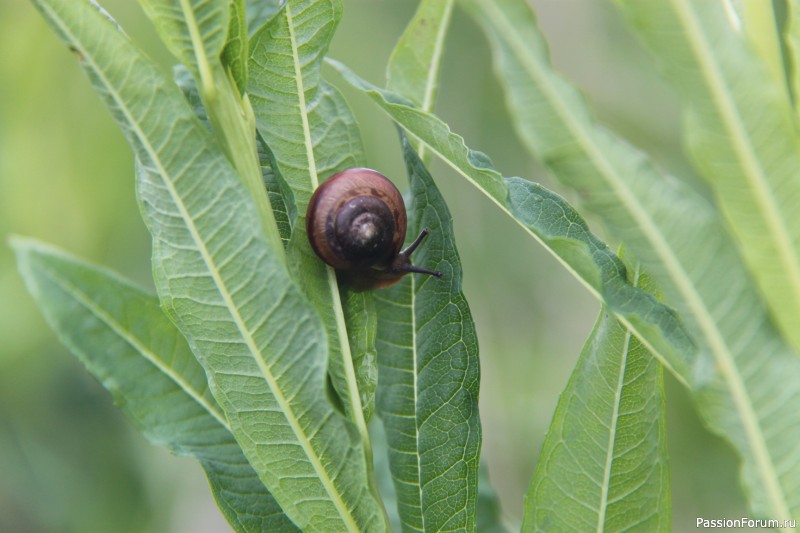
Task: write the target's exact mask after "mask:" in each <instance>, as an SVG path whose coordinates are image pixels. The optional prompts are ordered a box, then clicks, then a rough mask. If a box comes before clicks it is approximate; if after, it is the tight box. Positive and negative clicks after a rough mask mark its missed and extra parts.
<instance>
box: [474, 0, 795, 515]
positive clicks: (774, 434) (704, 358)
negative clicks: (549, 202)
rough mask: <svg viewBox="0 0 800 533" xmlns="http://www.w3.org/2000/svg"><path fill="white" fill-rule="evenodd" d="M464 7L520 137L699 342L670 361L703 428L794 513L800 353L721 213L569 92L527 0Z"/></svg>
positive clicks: (758, 491) (766, 505)
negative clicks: (484, 40)
mask: <svg viewBox="0 0 800 533" xmlns="http://www.w3.org/2000/svg"><path fill="white" fill-rule="evenodd" d="M471 5H474V7H475V8H476V10H477V11H476V14H477V15H478V17H477V18H478V20H479V21H481V22H482V24H483V26H484V29H485V31H486V33H487V35H489V37H490V40H491V42H492V44H493V46H494V48H495V55H496V59H497V62H498V63H497V65H498V68H499V69H500V70H501V72H502V76H501V79H502V80H503V81H504V83H505V84H506V88H507V91H508V97H509V103H510V105H511V107H512V109H513V112H512V116H513V117H515V119H516V120H517V127H518V129H519V130H520V134H521V136H522V139H523V140H524V141H525V142H526V143H527V144H528V146H529V148H530V149H531V150H532V151H533V153H534V154H535V155H536V156H537V157H539V158H540V160H541V161H542V162H543V163H544V164H545V165H547V167H548V168H549V169H550V170H551V171H552V172H553V174H554V175H555V176H556V177H557V178H559V179H560V180H562V181H563V182H564V183H566V184H569V185H571V186H573V187H575V188H577V190H579V191H581V192H582V193H584V199H585V205H586V207H587V208H588V209H589V210H591V211H592V212H593V213H595V214H596V215H597V216H599V217H601V218H602V220H603V221H604V222H605V223H606V225H607V227H608V228H609V229H610V230H611V231H612V232H614V233H615V235H616V236H617V238H619V239H620V240H621V241H623V242H625V244H626V246H627V247H628V249H629V250H631V252H633V253H634V254H635V256H636V257H637V258H638V259H639V260H640V261H641V262H642V265H643V267H644V268H645V269H646V270H647V272H648V273H650V274H651V275H652V276H653V277H654V279H656V281H657V283H658V285H659V286H660V287H661V288H662V290H663V291H664V293H665V296H666V300H667V301H668V302H669V303H670V304H672V305H674V306H675V307H676V308H677V309H678V311H679V312H680V314H681V317H682V318H683V320H684V321H685V324H686V326H687V327H688V328H689V330H690V331H691V333H692V336H693V338H694V339H695V341H696V342H697V343H698V345H699V347H700V350H699V352H698V353H697V356H696V357H695V358H694V359H693V360H691V364H690V365H688V366H681V365H675V364H672V365H670V368H671V369H672V370H673V371H677V375H678V377H679V379H681V381H682V382H684V383H685V384H687V385H688V386H689V388H690V390H691V392H692V393H693V394H694V396H695V399H696V403H697V406H698V409H699V411H700V413H701V414H702V416H703V418H704V419H705V421H706V424H707V425H708V427H709V428H710V429H711V430H713V431H714V432H716V433H718V434H720V435H722V436H724V438H726V439H728V440H729V441H730V442H731V443H732V444H733V445H734V447H735V448H736V449H737V451H738V453H739V454H740V455H741V457H742V460H743V463H742V464H743V469H742V479H743V482H744V486H745V490H746V492H747V495H748V498H749V500H750V504H751V508H752V510H753V512H754V514H756V515H758V516H768V517H771V518H776V519H788V518H791V517H797V516H798V514H800V462H798V461H797V460H796V450H795V447H794V445H790V444H789V443H790V442H795V441H797V439H800V410H798V409H797V408H796V407H797V405H800V360H798V358H797V357H796V355H795V354H794V353H793V351H792V350H791V349H790V348H789V347H788V346H787V345H786V344H784V343H783V342H782V341H781V339H780V336H779V335H778V332H777V331H776V329H775V328H774V326H773V325H772V324H771V322H770V320H769V316H768V315H767V312H766V310H765V309H764V306H763V304H762V302H761V300H760V298H759V295H758V294H757V292H756V290H755V288H754V287H753V285H752V282H751V280H750V278H749V276H748V274H747V272H746V271H745V269H744V267H743V265H742V263H741V259H740V257H739V255H738V253H737V250H736V249H735V247H734V246H733V244H732V242H731V241H730V238H729V236H728V234H727V233H726V231H725V229H724V227H723V226H722V224H721V221H720V218H719V215H718V213H717V212H716V211H715V210H714V209H713V208H712V207H711V206H710V205H709V204H708V203H707V202H706V201H705V200H704V199H703V198H701V197H700V196H698V195H697V194H696V193H694V192H693V191H692V190H690V189H689V188H688V187H686V186H684V185H683V184H681V183H680V182H677V181H676V180H674V179H670V178H668V177H666V176H664V175H662V174H661V173H659V172H658V171H657V170H656V169H655V168H654V167H653V165H652V164H651V163H650V162H649V161H648V160H647V159H646V158H645V157H643V156H642V155H641V154H640V153H638V152H637V151H635V150H634V149H633V148H631V147H630V146H629V145H627V144H625V143H624V142H621V141H620V140H619V139H617V138H615V137H614V136H613V135H612V134H610V133H609V132H608V131H606V130H604V129H601V128H599V127H597V126H596V125H595V124H594V123H593V121H592V119H591V117H590V115H589V112H588V110H587V108H586V104H585V103H584V101H583V100H582V99H581V97H580V96H579V95H578V93H577V92H576V91H575V89H574V88H572V87H571V86H569V85H568V84H567V83H566V82H565V81H564V80H563V79H561V78H560V77H559V76H558V75H556V74H555V73H554V72H553V71H552V69H551V67H550V63H549V60H548V58H547V53H546V45H545V43H544V40H543V38H542V37H541V35H540V34H539V32H538V29H537V28H536V24H535V19H534V17H533V14H532V12H531V10H530V7H529V6H528V5H527V4H526V3H525V2H524V1H517V0H497V1H496V2H473V3H472V4H471ZM662 5H663V3H662ZM637 335H638V332H637ZM664 355H667V356H668V360H670V361H671V357H669V355H668V354H664ZM776 383H780V384H781V387H780V390H779V392H778V393H777V394H776V388H775V384H776Z"/></svg>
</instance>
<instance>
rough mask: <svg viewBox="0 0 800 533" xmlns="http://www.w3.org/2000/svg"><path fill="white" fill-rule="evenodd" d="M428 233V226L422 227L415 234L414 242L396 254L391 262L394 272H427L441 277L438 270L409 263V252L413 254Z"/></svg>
mask: <svg viewBox="0 0 800 533" xmlns="http://www.w3.org/2000/svg"><path fill="white" fill-rule="evenodd" d="M429 233H430V230H429V229H428V228H423V229H422V231H420V232H419V235H417V238H416V239H414V242H412V243H411V244H409V245H408V246H407V247H406V248H405V249H404V250H403V251H402V252H400V253H399V254H397V258H396V259H395V260H394V262H393V263H392V270H393V271H394V272H403V273H406V272H408V273H411V272H413V273H416V274H429V275H431V276H434V277H437V278H441V277H442V273H441V272H439V271H438V270H430V269H427V268H422V267H418V266H414V265H412V264H411V254H413V253H414V250H416V249H417V248H418V247H419V245H420V244H422V241H424V240H425V237H427V236H428V234H429Z"/></svg>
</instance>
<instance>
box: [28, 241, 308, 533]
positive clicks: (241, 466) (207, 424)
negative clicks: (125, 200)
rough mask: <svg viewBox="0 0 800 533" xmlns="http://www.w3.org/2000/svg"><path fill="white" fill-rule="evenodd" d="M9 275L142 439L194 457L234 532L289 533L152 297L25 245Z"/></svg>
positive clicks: (56, 253)
mask: <svg viewBox="0 0 800 533" xmlns="http://www.w3.org/2000/svg"><path fill="white" fill-rule="evenodd" d="M12 245H13V247H14V249H15V251H16V253H17V258H18V261H19V269H20V272H21V273H22V276H23V278H24V279H25V282H26V284H27V285H28V289H29V290H30V292H31V294H32V295H33V296H34V298H35V299H36V301H37V303H38V305H39V307H40V308H41V309H42V312H43V313H44V315H45V318H47V321H48V323H49V324H50V326H51V327H52V328H53V329H54V330H55V331H56V333H58V336H59V338H60V339H61V340H62V342H63V343H64V344H65V345H67V347H69V349H70V350H71V351H72V352H73V353H74V354H75V356H76V357H78V359H80V360H81V362H83V364H84V365H86V367H87V369H88V370H89V372H91V373H92V375H94V376H95V377H96V378H97V379H98V380H99V381H100V382H101V383H102V384H103V386H104V387H105V388H107V389H108V390H109V392H111V394H112V396H113V397H114V401H115V403H116V404H117V405H119V406H120V407H121V408H122V409H123V410H124V411H125V413H126V414H127V415H128V417H130V418H131V420H132V421H133V422H134V423H135V424H136V426H137V427H138V428H139V429H140V430H141V431H142V433H144V435H145V436H146V437H147V438H148V440H150V441H151V442H153V443H154V444H161V445H165V446H167V447H169V449H170V450H171V451H172V452H173V453H175V454H177V455H191V456H193V457H195V458H196V459H197V460H198V461H200V464H201V465H202V466H203V469H205V471H206V475H207V476H208V481H209V484H210V485H211V490H212V491H213V493H214V497H215V498H216V500H217V504H218V505H219V507H220V509H221V510H222V512H223V514H224V515H225V517H226V518H227V520H228V522H229V523H230V524H231V526H232V527H233V528H234V529H236V531H241V532H247V531H270V532H273V531H275V532H280V531H298V530H297V528H296V527H295V526H294V524H292V522H291V521H290V520H289V519H288V518H287V517H286V516H285V515H284V514H283V512H282V511H281V509H280V507H279V506H278V504H277V503H276V502H275V499H274V498H273V497H272V495H271V494H270V493H269V492H268V491H267V490H266V489H265V488H264V485H263V484H262V483H261V480H260V479H259V478H258V475H257V474H256V473H255V471H253V469H252V467H251V466H250V464H249V463H248V462H247V459H245V457H244V455H243V454H242V451H241V448H239V445H238V444H237V443H236V441H235V440H234V438H233V435H231V432H230V428H229V427H228V422H227V421H226V420H225V415H224V414H223V413H222V411H220V409H219V407H218V406H217V404H216V402H215V401H214V399H213V398H212V397H211V394H210V392H209V390H208V384H207V383H206V376H205V373H204V372H203V368H202V367H201V366H200V365H199V364H198V363H197V361H196V360H195V358H194V356H193V355H192V352H191V351H190V350H189V346H188V345H187V344H186V341H185V339H184V338H183V337H182V336H181V334H180V333H179V332H178V330H177V329H176V328H175V326H173V325H172V323H171V322H170V321H169V320H168V319H167V317H166V316H164V314H163V313H162V312H161V309H160V308H159V305H158V299H156V298H155V297H154V296H151V295H149V294H147V293H145V292H144V291H142V290H141V289H139V288H137V287H134V286H132V285H131V284H129V283H128V282H126V281H124V280H121V279H120V278H119V277H117V276H116V275H115V274H113V273H111V272H108V271H106V270H102V269H99V268H97V267H94V266H91V265H88V264H85V263H83V262H81V261H79V260H77V259H75V258H73V257H70V256H68V255H66V254H64V253H63V252H61V251H59V250H56V249H53V248H51V247H49V246H45V245H43V244H40V243H37V242H36V241H32V240H28V239H14V240H12Z"/></svg>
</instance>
